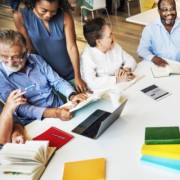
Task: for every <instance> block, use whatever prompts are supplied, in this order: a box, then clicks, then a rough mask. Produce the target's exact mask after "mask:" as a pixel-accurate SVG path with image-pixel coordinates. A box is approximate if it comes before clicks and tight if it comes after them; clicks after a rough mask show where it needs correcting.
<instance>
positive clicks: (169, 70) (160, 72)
mask: <svg viewBox="0 0 180 180" xmlns="http://www.w3.org/2000/svg"><path fill="white" fill-rule="evenodd" d="M151 71H152V73H153V76H154V77H155V78H159V77H167V76H170V75H171V74H180V65H179V64H177V63H169V64H168V65H166V66H165V67H158V66H156V65H152V66H151Z"/></svg>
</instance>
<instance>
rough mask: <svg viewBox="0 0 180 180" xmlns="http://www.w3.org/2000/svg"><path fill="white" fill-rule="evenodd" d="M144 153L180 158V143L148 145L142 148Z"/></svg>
mask: <svg viewBox="0 0 180 180" xmlns="http://www.w3.org/2000/svg"><path fill="white" fill-rule="evenodd" d="M141 153H142V154H143V155H148V156H156V157H162V158H170V159H175V160H180V144H158V145H154V144H153V145H146V144H144V145H143V146H142V149H141Z"/></svg>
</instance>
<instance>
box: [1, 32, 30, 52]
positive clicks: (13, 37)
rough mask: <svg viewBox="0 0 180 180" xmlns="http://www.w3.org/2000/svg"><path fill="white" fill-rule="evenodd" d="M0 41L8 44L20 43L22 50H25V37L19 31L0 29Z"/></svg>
mask: <svg viewBox="0 0 180 180" xmlns="http://www.w3.org/2000/svg"><path fill="white" fill-rule="evenodd" d="M0 43H2V44H8V45H10V46H13V45H21V47H22V51H26V39H25V38H24V36H23V35H22V34H21V33H20V32H17V31H14V30H1V31H0Z"/></svg>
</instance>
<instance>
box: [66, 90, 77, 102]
mask: <svg viewBox="0 0 180 180" xmlns="http://www.w3.org/2000/svg"><path fill="white" fill-rule="evenodd" d="M75 95H77V92H72V93H71V94H70V95H69V96H68V99H69V100H70V99H71V96H75Z"/></svg>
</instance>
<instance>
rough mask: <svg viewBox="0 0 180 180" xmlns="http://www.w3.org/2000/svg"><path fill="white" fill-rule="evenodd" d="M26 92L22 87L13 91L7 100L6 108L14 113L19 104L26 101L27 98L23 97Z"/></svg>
mask: <svg viewBox="0 0 180 180" xmlns="http://www.w3.org/2000/svg"><path fill="white" fill-rule="evenodd" d="M25 93H26V92H25V91H24V92H21V90H20V89H16V90H14V91H12V92H11V93H10V95H9V97H8V99H7V101H6V104H5V106H4V108H5V109H6V110H8V111H10V112H12V113H13V112H14V110H15V109H16V107H17V106H19V105H20V104H25V103H26V100H27V99H26V98H23V97H22V95H23V94H25Z"/></svg>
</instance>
